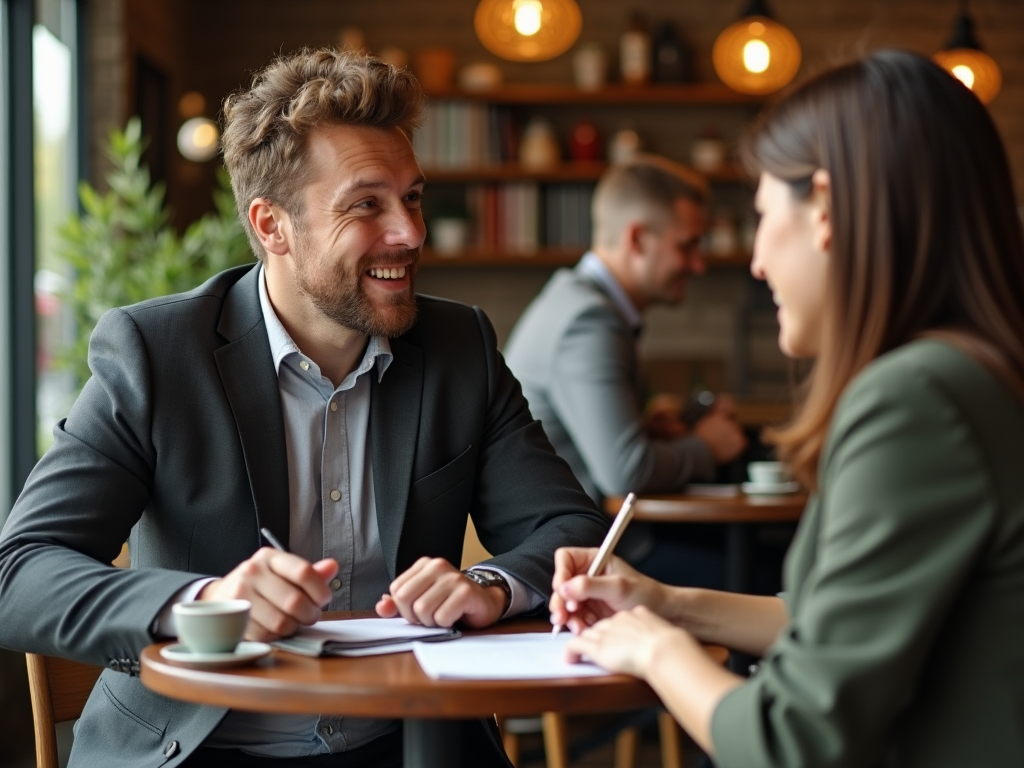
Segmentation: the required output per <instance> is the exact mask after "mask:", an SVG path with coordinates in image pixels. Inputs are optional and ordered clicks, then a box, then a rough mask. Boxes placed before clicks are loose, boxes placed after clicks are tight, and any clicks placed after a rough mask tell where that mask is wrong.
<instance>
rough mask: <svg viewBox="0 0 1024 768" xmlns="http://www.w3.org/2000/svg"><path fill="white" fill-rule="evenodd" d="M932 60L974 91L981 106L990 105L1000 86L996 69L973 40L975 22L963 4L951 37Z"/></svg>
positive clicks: (965, 3)
mask: <svg viewBox="0 0 1024 768" xmlns="http://www.w3.org/2000/svg"><path fill="white" fill-rule="evenodd" d="M933 58H934V59H935V63H936V64H938V65H939V66H940V67H942V68H943V69H947V70H949V71H950V73H952V75H953V77H955V78H956V79H957V80H959V81H960V82H962V83H963V84H964V85H966V86H967V87H968V88H970V89H971V90H972V91H974V95H975V96H977V97H978V98H979V99H980V100H981V102H982V103H983V104H988V103H989V102H990V101H992V99H994V98H995V97H996V94H998V93H999V89H1000V88H1001V87H1002V85H1003V74H1002V72H1000V71H999V65H998V64H996V62H995V59H993V58H992V57H991V56H989V55H988V54H987V53H985V52H984V51H983V50H981V46H980V45H979V44H978V39H977V38H976V37H975V36H974V20H973V19H971V16H970V14H968V13H967V2H966V0H964V1H963V2H961V3H960V15H959V16H957V19H956V26H955V27H954V28H953V37H952V38H951V39H950V41H949V42H948V43H946V47H945V48H944V49H943V50H941V51H939V52H938V53H936V54H935V56H934V57H933Z"/></svg>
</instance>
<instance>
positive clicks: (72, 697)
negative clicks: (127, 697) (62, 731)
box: [25, 545, 131, 768]
mask: <svg viewBox="0 0 1024 768" xmlns="http://www.w3.org/2000/svg"><path fill="white" fill-rule="evenodd" d="M130 564H131V558H130V557H129V555H128V546H127V545H125V546H123V547H122V548H121V554H120V555H118V556H117V558H116V559H115V560H114V562H113V565H114V566H116V567H118V568H127V567H128V566H129V565H130ZM25 662H26V664H27V665H28V689H29V693H30V694H31V696H32V723H33V729H34V730H35V736H36V768H58V760H57V731H56V727H57V724H58V723H65V722H67V721H69V720H77V719H78V718H79V716H80V715H81V714H82V710H83V709H84V708H85V702H86V700H87V699H88V698H89V694H90V693H92V689H93V686H95V685H96V680H97V678H99V676H100V672H102V671H103V667H94V666H92V665H90V664H82V663H81V662H78V661H68V660H67V659H60V658H57V657H56V656H43V655H40V654H37V653H26V654H25Z"/></svg>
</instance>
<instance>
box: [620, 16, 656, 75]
mask: <svg viewBox="0 0 1024 768" xmlns="http://www.w3.org/2000/svg"><path fill="white" fill-rule="evenodd" d="M619 69H620V71H621V74H622V81H623V82H625V83H631V84H639V83H646V82H649V81H650V79H651V32H650V29H649V28H648V26H647V19H646V17H645V16H644V15H643V14H642V13H641V12H640V11H633V13H632V14H630V17H629V25H628V26H627V27H626V31H625V32H623V33H622V37H621V38H620V40H619Z"/></svg>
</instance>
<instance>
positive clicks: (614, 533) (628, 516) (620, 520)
mask: <svg viewBox="0 0 1024 768" xmlns="http://www.w3.org/2000/svg"><path fill="white" fill-rule="evenodd" d="M635 502H636V494H635V493H630V494H629V495H627V496H626V499H625V501H623V502H622V507H621V508H620V509H619V514H617V515H616V516H615V522H613V523H612V527H611V528H609V529H608V533H607V535H606V536H605V537H604V541H603V542H601V548H600V549H599V550H597V556H596V557H594V562H592V563H591V564H590V569H589V570H588V571H587V576H600V575H601V573H602V572H603V571H604V569H605V566H607V565H608V560H610V559H611V556H612V552H614V551H615V545H616V544H618V543H619V539H621V538H622V532H623V531H625V530H626V526H627V525H629V521H630V520H632V519H633V504H634V503H635ZM561 631H562V625H561V624H555V625H554V626H552V627H551V634H553V635H557V634H558V633H559V632H561Z"/></svg>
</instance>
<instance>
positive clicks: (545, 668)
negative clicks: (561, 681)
mask: <svg viewBox="0 0 1024 768" xmlns="http://www.w3.org/2000/svg"><path fill="white" fill-rule="evenodd" d="M570 637H571V635H570V634H569V633H568V632H562V633H561V634H558V635H553V634H551V633H550V632H527V633H524V634H519V635H483V636H480V637H462V638H460V639H458V640H452V641H451V642H448V643H413V652H414V653H415V654H416V660H417V661H418V662H419V663H420V666H421V667H422V668H423V671H424V672H426V673H427V676H428V677H432V678H434V679H440V678H453V679H454V678H458V679H462V680H544V679H550V678H556V677H599V676H601V675H607V674H609V673H608V672H605V671H604V670H603V669H601V668H600V667H598V666H595V665H594V664H588V663H582V664H569V663H568V662H567V661H565V644H566V643H567V642H568V641H569V638H570Z"/></svg>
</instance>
